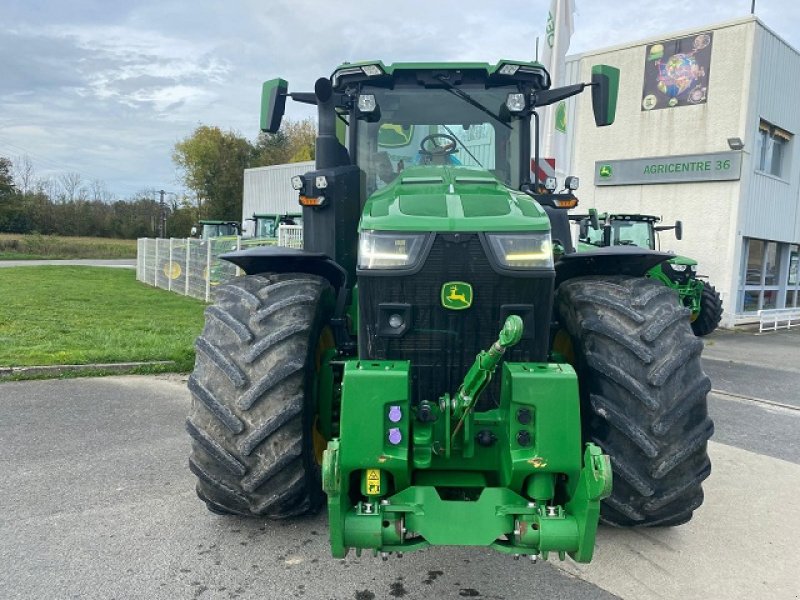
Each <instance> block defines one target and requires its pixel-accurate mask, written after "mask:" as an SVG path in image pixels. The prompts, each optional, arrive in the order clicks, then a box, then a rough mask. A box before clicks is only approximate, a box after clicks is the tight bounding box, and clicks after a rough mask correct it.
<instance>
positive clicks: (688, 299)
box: [647, 256, 703, 320]
mask: <svg viewBox="0 0 800 600" xmlns="http://www.w3.org/2000/svg"><path fill="white" fill-rule="evenodd" d="M666 262H667V263H670V264H676V265H685V266H686V268H687V269H688V268H690V267H692V266H695V265H697V261H696V260H693V259H691V258H686V257H685V256H675V257H673V258H670V259H669V260H668V261H666ZM647 277H649V278H650V279H655V280H657V281H660V282H661V283H663V284H664V285H666V286H667V287H671V288H672V289H674V290H675V291H676V292H678V297H679V298H680V301H681V304H683V305H684V306H686V307H687V308H688V309H689V310H690V311H691V313H692V320H694V319H696V318H697V316H698V315H699V314H700V309H701V304H700V302H701V300H702V296H703V282H702V281H701V280H699V279H697V278H696V277H691V278H690V279H689V280H688V281H687V282H686V283H679V282H677V281H674V280H673V279H672V278H671V277H670V276H669V275H668V274H667V273H665V272H664V266H663V264H660V265H656V266H655V267H653V268H652V269H650V270H649V271H648V272H647Z"/></svg>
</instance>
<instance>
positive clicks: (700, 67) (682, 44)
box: [642, 31, 713, 111]
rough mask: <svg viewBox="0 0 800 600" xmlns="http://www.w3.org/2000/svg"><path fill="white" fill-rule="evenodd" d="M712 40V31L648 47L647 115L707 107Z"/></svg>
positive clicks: (644, 92)
mask: <svg viewBox="0 0 800 600" xmlns="http://www.w3.org/2000/svg"><path fill="white" fill-rule="evenodd" d="M712 39H713V33H712V32H710V31H709V32H707V33H700V34H697V35H691V36H688V37H685V38H680V39H677V40H669V41H667V42H658V43H655V44H650V45H648V46H647V48H646V49H645V52H646V54H645V65H644V85H643V86H642V110H643V111H650V110H659V109H662V108H673V107H676V106H687V105H693V104H705V102H706V98H707V97H708V76H709V70H710V68H711V42H712Z"/></svg>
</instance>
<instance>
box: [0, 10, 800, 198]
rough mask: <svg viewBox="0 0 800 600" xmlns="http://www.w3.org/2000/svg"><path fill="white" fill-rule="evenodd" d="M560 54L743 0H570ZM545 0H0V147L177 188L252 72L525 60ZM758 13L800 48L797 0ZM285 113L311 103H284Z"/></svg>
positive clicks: (124, 182)
mask: <svg viewBox="0 0 800 600" xmlns="http://www.w3.org/2000/svg"><path fill="white" fill-rule="evenodd" d="M576 4H577V13H576V18H575V34H574V36H573V38H572V43H571V46H570V53H571V54H572V53H578V52H582V51H586V50H591V49H596V48H601V47H605V46H610V45H616V44H619V43H623V42H628V41H634V40H640V39H645V38H653V37H656V38H657V37H658V36H660V35H661V34H666V33H671V32H674V31H678V30H682V29H687V28H692V27H703V26H706V25H711V24H715V23H718V22H722V21H726V20H729V19H733V18H737V17H741V16H745V15H747V14H748V13H749V12H750V0H672V1H670V0H660V1H657V2H643V1H641V0H636V1H634V0H576ZM549 5H550V1H549V0H528V1H527V2H525V1H523V2H520V1H519V0H517V1H512V2H500V1H498V2H487V1H486V0H460V1H458V2H450V1H448V0H424V1H419V0H411V1H404V0H395V1H394V2H380V1H374V0H373V1H367V0H353V1H350V0H344V1H343V2H336V3H334V2H331V1H324V0H261V1H256V0H229V1H228V2H220V1H213V0H193V1H191V2H189V1H187V0H180V1H178V0H155V1H149V0H147V1H142V2H136V1H130V2H109V1H108V0H104V1H95V0H68V1H65V0H3V9H2V25H0V156H8V157H10V158H12V160H15V159H17V158H18V157H19V156H21V155H27V156H29V157H30V159H31V161H32V162H33V165H34V168H35V170H36V174H37V175H38V176H40V177H42V176H53V177H55V176H58V175H59V174H60V173H63V172H67V171H69V172H78V173H80V174H81V175H82V177H83V178H84V179H85V180H87V181H88V180H92V179H101V180H104V181H105V182H106V183H107V184H108V187H109V189H110V190H111V191H112V192H113V193H114V194H115V195H116V196H117V197H123V198H124V197H128V196H130V195H131V194H134V193H136V192H137V191H139V190H142V189H145V188H164V189H167V190H172V191H181V189H182V188H181V186H180V183H179V181H178V178H177V174H176V171H175V167H174V165H173V164H172V162H171V159H170V154H171V151H172V147H173V145H174V144H175V142H176V141H178V140H179V139H182V138H184V137H186V136H187V135H189V134H190V133H191V132H192V130H193V129H194V128H195V127H196V126H197V125H198V124H201V123H202V124H209V125H218V126H220V127H222V128H224V129H233V130H235V131H237V132H239V133H240V134H242V135H244V136H246V137H248V138H250V139H254V138H255V136H256V134H257V128H258V117H259V115H258V111H259V101H260V98H259V94H260V85H261V82H262V81H263V80H265V79H269V78H271V77H275V76H281V77H283V78H284V79H287V80H288V81H289V87H290V90H311V89H312V86H313V83H314V81H315V80H316V78H318V77H320V76H322V75H330V73H331V70H332V69H333V67H334V66H336V65H337V64H339V63H341V62H343V61H354V60H366V59H371V58H378V59H381V60H383V61H384V62H398V61H410V60H420V61H422V60H474V61H489V62H493V61H496V60H497V59H499V58H521V59H530V58H532V57H533V53H534V40H535V38H536V36H538V35H542V32H543V29H544V20H545V16H546V14H547V10H548V7H549ZM756 14H757V15H758V16H759V17H760V18H761V19H762V20H763V21H764V22H765V23H766V24H767V25H768V26H769V27H771V28H772V29H773V30H775V31H776V32H777V33H778V34H779V35H781V36H782V37H783V38H784V39H786V40H787V41H788V42H789V43H790V44H792V45H793V46H794V47H796V48H800V2H797V1H796V0H758V1H757V6H756ZM287 114H288V115H289V116H292V117H295V118H299V117H304V116H308V115H311V114H312V113H311V112H309V110H308V108H307V107H303V106H301V105H297V104H292V103H289V104H288V105H287Z"/></svg>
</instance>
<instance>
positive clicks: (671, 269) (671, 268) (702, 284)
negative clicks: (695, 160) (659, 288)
mask: <svg viewBox="0 0 800 600" xmlns="http://www.w3.org/2000/svg"><path fill="white" fill-rule="evenodd" d="M570 219H571V220H573V221H576V222H577V223H578V225H579V233H578V248H577V250H578V252H591V251H594V250H596V249H597V248H598V247H599V248H605V247H608V246H638V247H640V248H650V249H651V250H656V249H658V247H659V246H660V243H659V242H660V240H659V237H658V234H659V233H660V232H661V231H670V230H673V229H674V230H675V237H676V238H677V239H679V240H680V239H682V238H683V224H682V223H681V221H676V222H675V224H674V225H658V223H659V222H660V221H661V219H660V218H659V217H656V216H653V215H639V214H610V213H608V214H605V213H604V214H601V215H598V214H597V212H596V211H595V210H594V209H590V210H589V214H588V215H570ZM647 276H648V277H650V278H651V279H655V280H656V281H660V282H661V283H663V284H664V285H666V286H667V287H670V288H672V289H674V290H675V291H676V292H677V293H678V298H679V300H680V303H681V304H682V305H683V306H685V307H687V308H688V309H689V311H690V312H689V319H690V321H691V325H692V331H694V334H695V335H697V336H704V335H708V334H709V333H711V332H712V331H714V330H715V329H716V328H717V327H718V326H719V322H720V320H721V319H722V299H721V298H720V296H719V292H718V291H717V290H716V289H715V288H714V286H713V285H711V283H709V282H707V281H703V280H702V279H699V278H698V276H697V261H696V260H693V259H691V258H687V257H685V256H672V257H671V258H670V259H669V260H667V261H664V262H663V263H660V264H658V265H656V266H654V267H653V268H652V269H650V270H649V271H648V272H647Z"/></svg>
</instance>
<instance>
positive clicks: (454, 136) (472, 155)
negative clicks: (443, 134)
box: [442, 125, 486, 170]
mask: <svg viewBox="0 0 800 600" xmlns="http://www.w3.org/2000/svg"><path fill="white" fill-rule="evenodd" d="M442 127H444V128H445V129H446V130H447V133H449V134H450V135H452V136H453V139H455V141H457V142H458V143H459V144H461V147H462V148H463V149H464V151H465V152H466V153H467V154H469V155H470V157H471V158H472V160H474V161H475V162H476V163H478V166H479V167H480V168H481V169H483V170H486V167H484V166H483V165H482V164H481V161H479V160H478V159H477V158H475V155H474V154H473V153H472V152H470V151H469V148H467V147H466V146H465V145H464V142H462V141H461V140H460V139H459V137H458V136H457V135H456V134H455V133H453V130H452V129H450V128H449V127H448V126H447V125H442Z"/></svg>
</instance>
